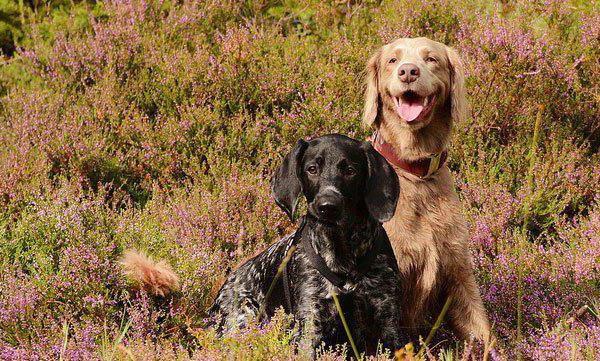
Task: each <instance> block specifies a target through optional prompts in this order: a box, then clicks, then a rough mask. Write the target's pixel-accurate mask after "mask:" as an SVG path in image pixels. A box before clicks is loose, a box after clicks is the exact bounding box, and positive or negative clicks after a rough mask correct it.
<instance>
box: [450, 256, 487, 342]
mask: <svg viewBox="0 0 600 361" xmlns="http://www.w3.org/2000/svg"><path fill="white" fill-rule="evenodd" d="M469 261H470V260H469ZM469 261H467V263H468V264H469V266H468V267H467V266H465V267H464V268H462V267H461V268H460V269H455V270H453V272H450V275H451V276H450V279H449V280H448V281H449V287H448V289H447V292H448V295H449V296H452V303H451V305H450V309H449V310H448V321H449V323H450V326H451V327H452V329H453V330H454V333H455V334H456V336H458V337H460V338H461V339H463V340H469V339H470V338H471V337H474V338H475V339H477V340H480V341H483V342H484V343H486V344H487V343H488V342H489V341H490V324H489V321H488V318H487V313H486V311H485V308H484V306H483V301H482V300H481V295H480V294H479V288H478V287H477V283H476V282H475V277H474V275H473V271H472V269H471V266H470V264H471V263H470V262H469Z"/></svg>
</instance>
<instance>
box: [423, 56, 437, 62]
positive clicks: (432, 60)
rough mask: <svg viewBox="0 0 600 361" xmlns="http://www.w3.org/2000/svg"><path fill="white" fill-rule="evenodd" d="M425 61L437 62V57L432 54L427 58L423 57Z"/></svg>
mask: <svg viewBox="0 0 600 361" xmlns="http://www.w3.org/2000/svg"><path fill="white" fill-rule="evenodd" d="M425 61H426V62H428V63H437V59H436V58H434V57H433V56H429V57H427V59H425Z"/></svg>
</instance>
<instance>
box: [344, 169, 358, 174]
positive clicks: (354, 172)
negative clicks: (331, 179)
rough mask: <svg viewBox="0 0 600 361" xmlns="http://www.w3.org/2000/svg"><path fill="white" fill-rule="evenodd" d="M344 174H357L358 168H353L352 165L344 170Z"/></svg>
mask: <svg viewBox="0 0 600 361" xmlns="http://www.w3.org/2000/svg"><path fill="white" fill-rule="evenodd" d="M344 174H346V175H355V174H356V169H354V168H352V167H348V168H346V169H345V170H344Z"/></svg>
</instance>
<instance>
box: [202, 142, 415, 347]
mask: <svg viewBox="0 0 600 361" xmlns="http://www.w3.org/2000/svg"><path fill="white" fill-rule="evenodd" d="M272 186H273V192H274V195H275V200H276V202H277V204H278V205H279V206H280V207H281V208H282V209H283V210H284V211H285V212H286V213H287V214H288V216H290V218H292V220H293V215H294V213H295V210H296V206H297V203H298V200H299V197H300V194H301V193H303V194H304V196H305V197H306V200H307V204H308V212H307V214H306V215H304V217H303V220H302V225H301V226H300V228H299V229H298V230H297V231H296V232H295V234H294V235H291V236H288V237H285V238H283V239H281V240H279V241H278V242H276V243H274V244H273V245H271V246H270V247H269V248H268V249H266V250H265V251H263V252H262V253H260V254H259V255H258V256H256V257H254V258H252V259H251V260H249V261H247V262H246V263H244V264H242V265H241V266H240V267H239V268H237V269H236V270H235V271H233V272H232V274H231V275H230V276H229V277H228V279H227V280H226V282H225V284H224V285H223V286H222V288H221V290H220V291H219V293H218V294H217V297H216V299H215V302H214V304H213V306H212V307H211V309H210V314H211V315H213V316H214V317H215V318H216V319H218V320H219V321H218V328H219V330H220V332H225V333H226V332H228V331H230V330H232V329H234V328H237V327H243V326H244V325H245V324H246V323H247V322H249V321H250V320H252V319H256V318H257V317H258V318H259V319H260V320H262V321H266V320H268V319H269V318H270V317H272V316H273V314H274V312H275V310H276V309H277V308H278V307H284V308H285V310H286V312H288V313H291V314H292V315H293V316H294V320H295V322H299V323H300V329H301V330H302V331H303V332H302V333H303V337H304V338H303V340H307V339H308V341H309V342H310V344H311V345H310V346H312V350H315V349H317V348H318V347H319V346H321V345H322V344H324V345H325V346H334V345H338V344H343V343H346V342H348V338H347V336H346V333H345V331H344V328H343V325H342V323H341V319H340V317H339V315H338V311H337V309H336V306H335V303H334V300H333V299H332V293H333V292H335V293H336V294H337V295H338V298H339V300H340V304H341V308H342V310H343V313H344V316H345V318H346V321H347V322H348V325H349V329H350V330H351V335H352V337H353V339H354V341H355V343H356V346H357V348H358V349H359V350H360V351H359V352H367V353H374V352H376V350H377V347H378V344H382V345H383V346H384V347H385V348H388V349H395V348H398V347H399V346H401V345H403V342H405V341H406V340H405V337H404V335H403V334H402V333H401V331H400V329H399V325H400V319H399V317H400V309H399V305H400V303H401V302H400V290H399V285H400V277H399V271H398V267H397V263H396V259H395V258H394V253H393V251H392V248H391V245H390V242H389V240H388V238H387V236H386V233H385V231H384V229H383V227H382V225H381V223H382V222H384V221H386V220H388V219H390V218H391V217H392V216H393V215H394V211H395V208H396V202H397V200H398V195H399V185H398V178H397V176H396V175H395V173H394V170H393V169H392V167H391V166H390V165H389V164H388V163H387V161H386V160H385V159H384V158H383V157H382V156H381V155H380V154H379V153H377V152H376V151H375V150H374V149H373V148H372V146H371V145H370V144H369V143H367V142H359V141H357V140H354V139H351V138H348V137H346V136H343V135H326V136H322V137H319V138H316V139H313V140H311V141H308V142H306V141H303V140H300V141H298V143H297V144H296V145H295V147H294V148H293V149H292V150H291V152H290V153H289V154H288V155H287V156H286V157H285V159H284V160H283V164H282V165H281V166H280V167H279V168H278V169H277V170H276V172H275V174H274V176H273V179H272ZM294 249H295V251H294V252H293V253H291V252H290V250H294ZM286 255H289V262H288V263H287V266H286V267H285V268H283V269H284V270H285V271H284V272H283V275H284V276H283V277H279V278H277V279H276V280H275V283H273V280H274V279H275V278H276V275H277V273H278V272H277V270H278V267H280V265H281V264H282V261H283V260H284V258H285V257H286ZM272 284H273V285H274V286H273V288H272V289H271V292H270V294H269V289H270V287H271V285H272ZM267 295H268V297H267Z"/></svg>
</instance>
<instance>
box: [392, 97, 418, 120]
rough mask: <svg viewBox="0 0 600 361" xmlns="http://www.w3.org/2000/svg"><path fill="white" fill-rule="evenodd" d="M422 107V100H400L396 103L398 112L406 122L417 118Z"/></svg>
mask: <svg viewBox="0 0 600 361" xmlns="http://www.w3.org/2000/svg"><path fill="white" fill-rule="evenodd" d="M423 108H424V107H423V103H422V101H420V102H419V101H417V102H408V101H403V100H400V104H398V114H399V115H400V116H401V117H402V119H404V120H406V121H407V122H412V121H413V120H415V119H417V117H418V116H419V114H421V112H422V111H423Z"/></svg>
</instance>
